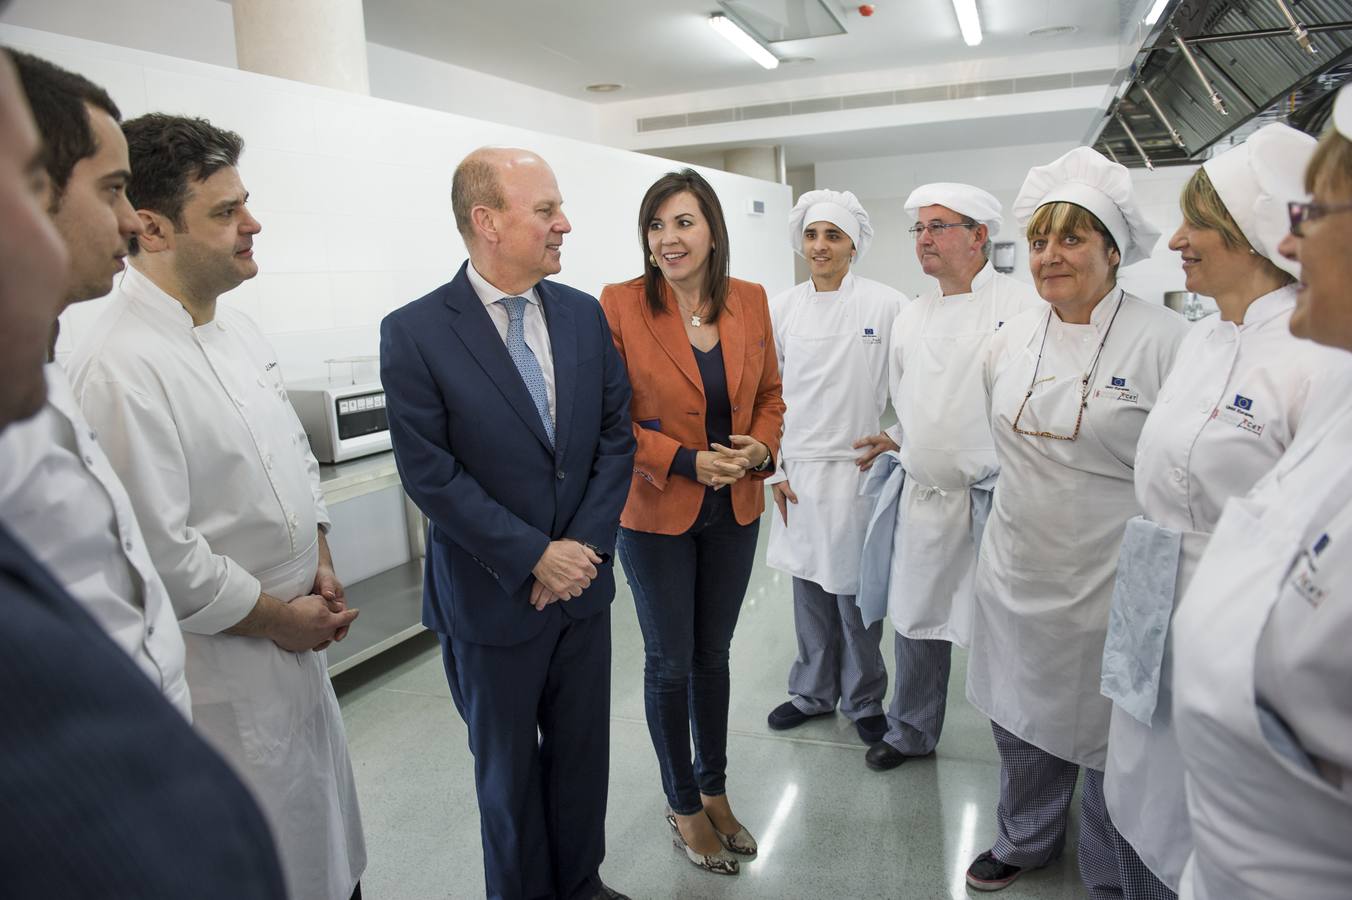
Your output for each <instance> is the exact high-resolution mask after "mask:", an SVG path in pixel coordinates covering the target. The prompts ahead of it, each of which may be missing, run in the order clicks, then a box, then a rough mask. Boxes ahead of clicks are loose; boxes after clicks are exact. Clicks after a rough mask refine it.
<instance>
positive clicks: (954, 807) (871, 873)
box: [335, 529, 1083, 900]
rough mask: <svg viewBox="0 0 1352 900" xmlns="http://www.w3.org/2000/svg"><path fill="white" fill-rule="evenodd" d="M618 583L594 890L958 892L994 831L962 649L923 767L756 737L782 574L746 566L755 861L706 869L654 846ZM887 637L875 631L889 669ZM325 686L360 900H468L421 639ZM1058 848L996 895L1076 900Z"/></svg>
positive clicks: (839, 744) (438, 675) (463, 817)
mask: <svg viewBox="0 0 1352 900" xmlns="http://www.w3.org/2000/svg"><path fill="white" fill-rule="evenodd" d="M764 533H765V529H762V541H761V543H762V546H761V549H760V552H761V559H762V560H763V559H764ZM618 581H619V590H618V592H617V595H616V598H615V605H614V609H613V635H614V663H613V670H612V672H613V674H612V704H611V713H612V723H611V777H610V785H611V786H610V804H609V812H608V818H607V840H608V844H609V847H610V850H609V853H608V856H607V859H606V863H605V865H604V866H603V868H602V876H603V877H604V878H605V880H606V882H607V883H608V884H611V885H612V886H614V887H616V888H617V889H620V890H623V891H625V892H626V893H629V894H630V895H632V896H633V897H634V898H635V900H640V898H649V900H659V898H681V900H686V898H689V900H698V898H724V897H729V898H777V900H778V898H783V900H817V898H822V900H854V898H860V900H864V898H887V900H898V898H900V900H909V898H916V900H924V898H945V900H947V898H953V897H967V896H969V894H968V892H967V889H966V887H965V885H964V883H963V877H962V876H963V873H964V871H965V870H966V867H967V864H968V863H969V862H970V861H971V859H972V858H973V857H974V856H975V855H976V854H977V853H979V852H980V851H982V850H984V849H986V848H987V847H988V846H989V845H990V843H991V841H992V840H993V838H994V834H995V823H994V811H995V800H996V790H997V788H998V785H999V768H998V759H997V757H996V754H995V748H994V744H993V742H992V739H991V734H990V725H989V723H988V722H987V721H986V720H985V719H984V718H982V717H981V716H980V715H979V714H978V713H977V712H976V711H975V710H973V709H972V708H971V707H970V706H969V705H968V704H967V702H966V700H965V699H964V689H965V688H964V680H965V678H964V676H965V672H966V655H965V654H964V653H962V652H961V651H958V652H957V653H956V654H955V657H954V665H953V679H952V683H951V684H950V691H949V713H948V720H947V723H946V725H945V732H944V737H943V740H942V741H941V742H940V744H939V749H938V754H937V756H936V757H934V758H932V759H926V760H916V761H911V762H908V763H906V764H905V765H903V766H902V767H900V768H898V769H896V770H894V771H892V772H886V773H877V772H871V771H869V770H868V769H867V768H866V767H865V766H864V750H865V747H864V745H863V744H862V743H861V742H860V741H859V739H858V737H857V736H856V735H855V733H854V729H853V727H852V726H851V725H850V723H849V722H848V721H847V720H846V719H845V718H844V717H843V716H838V715H837V716H824V717H822V718H820V719H815V720H813V721H811V722H808V723H807V724H805V725H803V726H802V727H800V728H798V729H795V730H793V731H790V732H773V731H771V730H770V729H769V728H768V726H766V724H765V716H766V714H767V713H768V712H769V711H770V709H772V708H773V707H774V706H775V705H777V704H778V703H780V702H782V701H783V700H784V699H786V698H787V694H786V693H785V689H784V684H785V679H786V677H787V674H788V667H789V664H790V663H791V662H792V661H793V657H794V653H795V642H794V636H793V609H792V603H791V597H790V589H789V579H788V577H787V576H785V575H783V574H782V573H779V572H775V571H773V570H771V569H768V568H766V567H765V566H764V565H763V564H762V565H759V566H758V567H757V570H756V573H755V575H754V576H753V579H752V583H751V587H750V589H749V590H748V593H747V598H746V601H745V603H744V605H743V609H742V615H741V619H740V621H739V624H738V630H737V634H736V638H735V639H734V642H733V648H732V702H731V708H730V712H729V732H730V738H729V750H728V756H729V770H728V790H729V798H730V799H731V801H732V803H733V808H734V809H735V810H736V811H737V813H738V815H739V816H740V817H741V818H742V820H743V821H744V822H745V823H746V824H747V826H748V827H749V828H750V829H751V830H752V832H753V833H754V834H755V835H756V837H757V838H758V839H759V840H760V842H761V847H762V853H761V856H760V858H758V859H756V860H754V861H751V862H748V863H746V864H744V866H743V869H742V874H741V875H739V876H737V877H735V878H727V877H719V876H714V875H709V874H707V873H704V872H701V871H699V870H697V869H695V867H693V866H691V865H690V864H689V863H688V862H686V861H685V858H684V856H683V855H682V854H680V853H679V852H678V851H677V850H676V849H674V848H673V847H672V845H671V840H670V837H669V832H668V830H667V827H666V825H665V823H664V821H663V819H662V809H663V799H662V792H661V786H660V783H659V780H658V774H657V763H656V760H655V757H654V755H653V750H652V745H651V743H650V742H649V738H648V731H647V726H646V725H645V724H644V718H643V640H642V636H641V635H640V633H639V629H638V623H637V620H636V619H635V616H634V610H633V599H632V596H631V595H630V593H629V590H628V587H627V585H625V583H624V578H623V576H622V575H621V576H620V577H619V579H618ZM891 640H892V637H891V632H890V630H889V631H886V632H885V634H884V637H883V652H884V656H885V658H886V659H887V660H888V661H889V667H890V661H891ZM335 685H336V686H337V688H338V691H339V696H340V700H341V702H342V706H343V714H344V719H345V721H346V724H347V729H348V737H349V742H350V745H351V748H352V757H353V762H354V765H355V767H356V776H357V785H358V789H359V792H360V794H361V801H362V812H363V817H364V821H365V825H366V834H367V844H368V849H369V856H370V863H369V867H368V869H367V872H366V876H365V878H364V879H363V890H364V893H365V895H366V896H367V897H369V898H372V900H378V898H397V900H422V898H457V900H458V898H473V897H481V896H483V874H482V869H481V865H482V858H481V846H480V842H479V823H478V813H477V808H476V806H475V799H474V783H473V760H472V758H471V756H470V754H469V751H468V748H467V746H466V743H465V727H464V723H463V722H461V720H460V718H459V716H458V715H457V714H456V712H455V708H454V706H453V704H452V703H451V700H450V692H449V690H448V689H447V687H446V682H445V678H444V675H443V673H442V668H441V659H440V651H439V648H438V647H437V644H436V641H435V640H433V639H432V638H431V636H430V635H424V636H420V637H419V638H417V639H415V640H413V641H410V642H408V644H406V645H404V646H403V647H401V648H398V649H396V650H394V651H391V652H390V653H387V654H385V656H384V657H382V658H380V659H377V660H374V661H372V662H371V663H367V664H365V665H363V666H360V667H358V668H357V669H355V670H353V671H352V672H349V673H345V674H344V675H342V676H340V677H339V678H338V679H336V680H335ZM1071 837H1072V846H1073V837H1074V835H1073V833H1072V836H1071ZM1073 856H1074V854H1073V850H1072V851H1069V852H1068V853H1067V856H1066V857H1065V859H1063V860H1062V861H1061V862H1058V863H1056V864H1054V865H1053V866H1051V867H1049V868H1048V869H1047V870H1044V871H1041V872H1034V873H1030V874H1028V875H1026V876H1024V878H1022V879H1021V880H1020V881H1018V882H1016V883H1015V884H1014V885H1013V886H1011V887H1010V888H1009V889H1007V890H1006V891H1004V892H1002V893H1001V895H1000V896H1001V897H1003V898H1010V900H1018V898H1024V900H1027V898H1057V900H1060V898H1072V897H1081V896H1083V890H1082V888H1081V887H1080V884H1079V879H1078V876H1077V874H1076V872H1075V867H1074V858H1073ZM971 896H977V897H979V896H982V895H980V894H975V893H973V894H972V895H971Z"/></svg>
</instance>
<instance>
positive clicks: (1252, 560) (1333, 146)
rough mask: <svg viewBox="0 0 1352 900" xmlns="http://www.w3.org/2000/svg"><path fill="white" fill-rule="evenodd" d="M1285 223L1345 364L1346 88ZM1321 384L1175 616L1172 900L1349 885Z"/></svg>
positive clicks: (1345, 607)
mask: <svg viewBox="0 0 1352 900" xmlns="http://www.w3.org/2000/svg"><path fill="white" fill-rule="evenodd" d="M1333 122H1334V128H1331V129H1330V130H1329V133H1327V134H1325V136H1324V137H1323V138H1322V139H1321V140H1320V143H1319V146H1318V148H1317V149H1316V150H1315V154H1314V157H1313V159H1312V160H1311V161H1310V164H1309V169H1308V172H1307V174H1306V180H1305V185H1304V186H1305V187H1306V188H1307V189H1309V190H1311V191H1312V193H1313V195H1314V196H1313V203H1308V204H1307V203H1300V204H1299V205H1298V206H1297V207H1296V209H1295V210H1294V211H1293V213H1292V215H1291V221H1292V227H1293V229H1294V230H1295V231H1297V232H1298V233H1299V235H1300V237H1290V236H1288V237H1287V238H1285V239H1284V241H1283V243H1282V245H1281V251H1282V253H1283V254H1284V255H1287V256H1289V257H1292V258H1294V259H1296V260H1298V261H1299V263H1300V266H1301V274H1300V288H1299V294H1298V295H1297V298H1296V308H1295V311H1294V312H1293V313H1292V314H1291V320H1290V322H1291V332H1292V333H1293V334H1294V335H1296V336H1297V337H1304V338H1312V339H1314V340H1316V341H1319V342H1320V343H1322V344H1327V345H1329V346H1331V347H1335V348H1337V350H1338V351H1339V352H1344V353H1346V352H1347V351H1352V256H1350V255H1349V254H1348V252H1347V248H1348V246H1350V245H1352V216H1349V215H1348V210H1352V91H1348V90H1347V89H1346V88H1344V89H1343V90H1342V91H1341V93H1340V94H1339V96H1338V98H1337V101H1336V102H1335V104H1334V109H1333ZM1329 386H1330V387H1331V388H1333V389H1332V390H1324V387H1325V382H1323V381H1322V380H1321V382H1320V384H1319V385H1317V386H1316V388H1315V393H1314V396H1312V398H1311V400H1310V402H1309V405H1308V411H1307V413H1306V415H1305V416H1304V418H1303V420H1302V424H1301V430H1300V434H1299V435H1297V437H1296V439H1295V442H1294V443H1293V444H1292V446H1291V447H1290V448H1289V449H1288V450H1287V451H1286V453H1285V455H1283V456H1282V458H1281V459H1280V460H1279V461H1278V462H1277V465H1276V466H1275V467H1274V468H1273V469H1272V470H1271V471H1270V472H1269V473H1268V474H1267V475H1266V476H1265V477H1264V478H1263V479H1262V480H1260V481H1259V482H1258V484H1257V485H1255V486H1254V488H1253V490H1251V491H1250V492H1249V493H1248V495H1247V496H1244V497H1236V498H1234V499H1232V500H1230V502H1229V503H1228V504H1226V506H1225V509H1224V511H1223V512H1222V514H1221V517H1220V520H1219V521H1218V522H1217V524H1216V528H1215V531H1214V532H1213V533H1212V535H1211V540H1210V542H1209V543H1208V544H1207V549H1206V553H1205V554H1204V555H1203V557H1202V560H1201V562H1200V563H1199V564H1198V567H1197V572H1196V574H1195V575H1194V576H1193V579H1192V582H1191V583H1190V585H1189V587H1188V591H1187V593H1186V595H1184V597H1183V600H1182V602H1181V603H1180V604H1179V609H1178V614H1177V616H1176V617H1175V619H1174V632H1173V638H1172V640H1173V651H1174V652H1173V657H1174V669H1173V677H1174V710H1173V713H1174V727H1175V729H1176V734H1177V737H1178V743H1179V747H1180V748H1181V749H1182V752H1183V762H1184V766H1185V768H1186V771H1187V779H1186V784H1187V795H1188V810H1189V813H1190V816H1191V824H1192V840H1193V853H1192V856H1191V858H1190V859H1189V861H1188V863H1187V865H1186V866H1185V867H1184V870H1183V875H1182V879H1181V884H1180V887H1179V895H1180V896H1181V897H1183V898H1197V900H1260V898H1264V900H1265V898H1270V897H1300V898H1302V900H1342V898H1346V897H1347V896H1348V885H1349V884H1352V854H1349V853H1348V847H1347V842H1348V835H1350V834H1352V704H1350V702H1349V696H1350V695H1349V691H1348V685H1349V684H1352V653H1349V651H1348V648H1349V646H1352V602H1349V600H1352V553H1349V552H1348V547H1349V546H1352V467H1349V466H1348V464H1347V460H1348V457H1349V455H1352V395H1349V394H1348V392H1347V391H1346V389H1345V387H1344V386H1343V385H1341V384H1336V383H1335V384H1331V385H1329Z"/></svg>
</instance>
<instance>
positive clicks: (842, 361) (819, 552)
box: [765, 279, 888, 596]
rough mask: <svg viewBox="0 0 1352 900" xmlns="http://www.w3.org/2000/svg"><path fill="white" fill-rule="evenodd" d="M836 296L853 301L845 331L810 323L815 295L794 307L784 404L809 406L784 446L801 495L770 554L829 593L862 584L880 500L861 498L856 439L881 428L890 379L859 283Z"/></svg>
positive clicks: (776, 518)
mask: <svg viewBox="0 0 1352 900" xmlns="http://www.w3.org/2000/svg"><path fill="white" fill-rule="evenodd" d="M851 282H852V279H846V282H845V284H846V285H849V284H851ZM809 302H810V301H809ZM828 302H831V303H840V304H846V305H847V306H846V310H847V314H846V315H845V316H843V317H842V322H843V323H845V328H846V329H847V330H844V331H841V330H837V331H836V332H835V333H833V334H821V333H819V332H816V331H813V330H812V329H811V327H809V326H810V323H806V322H803V308H804V307H805V306H807V305H808V302H804V303H800V304H798V305H797V306H796V307H795V309H794V312H793V317H792V319H791V320H790V322H789V323H788V327H787V328H785V330H784V331H785V340H784V371H783V373H782V376H781V377H782V378H783V383H784V386H783V391H784V402H785V404H786V405H787V406H788V407H789V408H790V409H792V410H798V411H800V412H803V411H806V413H807V414H806V415H798V416H792V415H791V416H790V417H789V419H788V420H787V422H786V427H785V430H784V438H783V441H782V451H781V452H782V453H783V456H784V459H785V473H786V475H787V476H788V480H789V486H790V487H791V488H792V490H793V492H794V494H796V495H797V497H798V502H797V503H789V504H786V505H787V507H788V522H787V524H786V523H785V522H784V519H783V518H782V517H781V516H780V514H779V511H778V510H775V511H774V513H773V514H772V515H771V517H770V541H769V545H768V547H767V550H766V558H765V561H766V563H767V564H768V565H769V566H770V567H771V568H774V569H778V570H780V571H782V572H787V573H789V574H790V575H793V576H794V577H796V578H802V579H804V580H806V581H810V582H813V583H814V584H818V585H820V586H821V587H822V588H823V589H824V590H825V591H826V592H827V593H831V594H837V595H845V596H848V595H853V594H854V593H855V592H856V591H858V589H859V557H860V554H861V553H862V551H863V547H864V531H865V529H866V528H867V526H868V517H869V511H870V509H871V508H872V504H871V501H870V500H869V498H867V497H861V496H860V493H859V488H860V485H861V484H862V480H863V474H862V473H861V472H860V470H859V468H858V467H857V466H856V465H855V463H854V460H855V458H856V457H857V456H858V454H859V451H858V450H855V449H853V447H852V446H851V445H852V444H853V443H854V442H855V441H857V440H858V439H859V438H861V437H864V436H865V435H868V434H873V433H874V432H876V431H877V430H878V419H879V415H880V412H881V410H879V409H878V407H877V399H876V392H875V385H876V384H877V383H878V380H879V379H880V378H884V377H885V374H884V370H885V368H886V366H887V352H888V348H887V344H886V342H885V341H884V340H883V339H882V337H881V335H878V334H876V333H875V334H865V333H864V324H865V323H864V322H863V318H862V315H861V311H860V308H859V306H860V300H859V298H857V297H856V296H855V292H854V291H853V290H852V289H850V290H847V289H842V290H841V291H840V292H839V294H838V295H837V297H836V298H835V299H834V300H831V301H828Z"/></svg>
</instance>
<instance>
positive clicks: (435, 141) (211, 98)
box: [0, 25, 793, 379]
mask: <svg viewBox="0 0 1352 900" xmlns="http://www.w3.org/2000/svg"><path fill="white" fill-rule="evenodd" d="M0 42H3V43H5V44H8V45H11V46H15V47H18V48H20V49H25V50H29V51H30V52H34V53H37V54H39V55H42V56H45V57H48V58H51V59H54V60H57V61H58V62H60V64H61V65H64V66H66V67H68V68H71V69H73V70H75V71H78V72H83V73H86V74H88V75H90V76H91V77H93V78H94V79H95V80H96V81H101V82H103V83H104V84H105V85H106V86H107V87H108V88H109V89H110V92H111V93H112V94H113V97H114V99H115V100H116V101H117V102H118V104H119V105H120V106H121V107H122V108H123V110H124V111H125V112H126V113H127V114H128V115H129V116H134V115H139V114H141V113H144V112H147V111H150V110H156V111H165V112H175V113H185V114H191V115H196V116H202V117H205V118H208V119H210V120H212V121H213V122H214V123H215V124H217V125H220V126H222V127H226V128H230V129H232V130H234V131H237V132H239V133H240V134H241V135H242V136H243V137H244V139H245V142H246V149H245V154H244V157H243V160H242V161H241V166H240V170H241V175H242V177H243V179H244V181H245V186H246V187H247V188H248V190H249V191H250V194H251V197H250V208H251V210H252V211H253V212H254V214H255V215H256V216H257V217H258V219H259V221H260V222H261V223H262V225H263V231H262V233H261V234H260V235H259V236H258V238H257V241H256V247H257V260H258V263H259V266H260V270H261V271H260V274H259V275H258V277H257V278H255V279H253V280H252V281H250V282H246V283H245V284H244V285H242V286H241V287H240V288H239V289H237V290H236V291H233V292H231V293H230V294H227V295H226V296H225V297H224V298H222V302H224V303H226V304H228V305H231V306H235V307H237V308H239V309H241V310H243V311H244V312H246V313H247V314H249V315H250V316H252V317H253V318H254V319H255V320H256V321H257V322H259V324H260V325H261V326H262V328H263V330H264V331H265V332H266V333H267V334H268V336H269V339H270V340H272V341H273V343H274V345H275V346H276V349H277V351H278V356H279V361H280V362H281V364H282V368H283V371H284V372H285V374H286V377H287V378H288V379H303V378H314V377H321V376H324V375H325V374H326V372H327V367H326V366H325V364H324V360H326V359H329V358H333V357H340V356H350V355H362V354H373V353H376V352H377V351H378V347H379V333H378V324H379V321H380V319H381V318H382V317H383V316H384V315H386V314H387V313H388V312H390V311H391V310H393V309H395V308H396V307H398V306H400V305H402V304H404V303H407V302H409V301H410V300H413V299H416V298H417V297H419V296H422V295H423V294H425V293H427V292H428V291H431V290H432V289H434V288H435V287H437V286H438V285H440V284H443V283H444V282H446V281H448V280H450V278H451V277H452V276H453V275H454V274H455V271H456V269H458V268H459V266H460V264H461V262H462V261H463V260H464V257H465V252H464V246H463V244H462V242H461V240H460V237H459V235H458V234H457V233H456V230H455V225H454V222H453V220H452V216H451V209H450V206H451V203H450V186H451V175H452V172H453V170H454V167H455V164H456V163H457V162H458V161H459V160H460V159H461V158H462V157H463V156H464V155H465V153H467V152H468V151H470V150H472V149H474V148H475V147H479V146H482V145H485V144H511V145H517V146H525V147H529V148H531V149H534V150H537V151H538V152H540V153H541V154H542V155H543V156H544V157H545V158H546V159H547V160H549V161H550V163H551V164H552V165H553V167H554V169H555V172H556V174H557V176H558V180H559V184H560V187H561V189H562V191H563V195H564V199H565V210H566V211H567V213H568V214H569V216H570V217H571V219H572V222H573V227H574V231H573V233H572V234H571V235H569V236H568V238H567V239H566V241H565V245H564V271H563V273H562V275H561V276H559V278H560V280H562V281H563V282H565V283H567V284H571V285H574V286H576V287H578V288H581V289H583V290H586V291H590V292H591V293H593V294H595V293H599V292H600V289H601V287H602V286H603V285H605V284H606V283H608V282H613V281H622V280H624V279H627V278H630V277H632V276H633V275H635V274H637V273H638V272H639V271H641V266H642V256H641V254H640V251H639V247H638V242H637V237H636V234H637V224H636V216H637V209H638V203H639V200H640V199H641V198H642V195H643V191H644V190H645V189H646V188H647V186H648V185H649V184H651V183H652V181H653V180H654V179H655V178H656V177H657V176H658V175H660V174H661V173H662V172H665V171H667V170H669V169H671V168H674V166H673V165H672V164H670V163H668V162H666V161H664V160H661V159H658V158H655V157H651V156H646V155H642V154H638V153H631V152H628V151H624V150H617V149H614V148H608V147H602V146H598V145H594V144H587V143H583V142H580V141H576V140H572V139H569V138H563V137H558V136H553V135H548V134H544V133H540V132H534V131H526V130H523V129H520V128H515V127H509V126H506V125H499V124H494V123H491V122H484V121H480V120H476V119H469V118H465V117H462V116H456V115H452V114H450V113H444V112H439V111H435V110H429V109H422V108H418V107H412V106H406V105H403V104H399V103H393V102H390V101H385V100H378V99H373V98H369V97H360V96H355V95H349V94H344V93H341V92H338V91H332V90H327V89H323V88H317V87H313V86H310V85H304V84H298V83H294V82H288V81H283V80H281V79H276V78H269V77H266V76H261V75H255V74H252V73H248V72H240V71H238V70H235V69H227V68H220V67H216V66H211V65H206V64H203V63H197V62H191V61H188V60H183V59H175V58H172V57H167V56H161V55H157V54H152V53H147V52H143V51H139V50H130V49H127V48H124V47H114V46H111V45H106V44H100V43H94V42H89V41H84V40H80V39H77V38H72V37H67V36H63V35H55V34H50V33H46V32H39V31H31V30H28V29H23V28H16V27H14V26H9V25H0ZM705 174H706V175H707V176H708V177H709V179H710V181H711V182H712V183H713V185H714V187H715V188H716V189H717V190H718V191H719V194H720V196H721V197H722V200H723V203H724V206H725V208H726V210H727V217H728V226H729V230H730V233H731V236H732V243H733V274H734V275H737V276H738V277H741V278H749V279H752V280H755V281H760V282H762V283H764V284H765V287H766V289H767V290H768V291H769V292H770V293H771V294H774V293H776V292H777V291H779V290H783V289H784V288H786V287H788V286H789V285H790V284H792V279H793V265H792V261H791V252H790V250H789V248H788V246H787V245H786V243H785V242H784V240H783V234H782V232H783V223H784V221H785V220H786V219H787V217H788V211H789V207H790V206H791V204H792V198H791V197H790V190H789V188H788V187H786V186H783V185H776V184H770V183H768V182H761V181H756V180H754V179H749V178H743V177H740V176H736V175H729V174H727V173H724V172H717V171H708V172H706V173H705ZM751 199H759V200H763V201H765V203H766V207H767V208H766V212H765V215H763V216H749V215H747V214H746V213H745V210H746V208H747V205H748V201H749V200H751ZM103 306H104V302H103V301H99V300H96V301H93V302H91V303H86V304H80V305H79V306H77V307H74V308H72V309H70V310H68V311H67V312H66V314H65V315H64V316H63V317H62V336H61V341H60V344H59V345H58V353H59V354H60V355H61V356H63V357H64V356H66V355H67V354H68V353H69V351H70V349H71V347H73V346H74V344H75V342H77V341H79V340H81V339H82V338H83V337H85V336H86V335H87V333H88V329H89V327H90V324H91V323H92V322H93V320H94V319H95V318H96V317H97V316H98V314H99V313H100V312H101V309H102V307H103Z"/></svg>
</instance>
